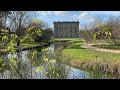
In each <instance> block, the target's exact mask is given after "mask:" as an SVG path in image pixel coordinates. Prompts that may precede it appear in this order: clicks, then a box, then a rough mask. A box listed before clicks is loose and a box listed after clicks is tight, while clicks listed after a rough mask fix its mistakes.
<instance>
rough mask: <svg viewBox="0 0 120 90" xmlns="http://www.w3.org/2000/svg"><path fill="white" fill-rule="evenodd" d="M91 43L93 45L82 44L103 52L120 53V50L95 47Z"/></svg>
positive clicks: (84, 46) (83, 46)
mask: <svg viewBox="0 0 120 90" xmlns="http://www.w3.org/2000/svg"><path fill="white" fill-rule="evenodd" d="M91 45H93V44H85V45H81V47H82V48H89V49H93V50H96V51H102V52H111V53H120V50H111V49H103V48H98V47H93V46H91Z"/></svg>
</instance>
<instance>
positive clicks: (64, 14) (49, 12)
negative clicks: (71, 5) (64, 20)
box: [38, 11, 68, 16]
mask: <svg viewBox="0 0 120 90" xmlns="http://www.w3.org/2000/svg"><path fill="white" fill-rule="evenodd" d="M38 13H39V14H41V15H56V16H67V15H68V13H67V12H65V11H38Z"/></svg>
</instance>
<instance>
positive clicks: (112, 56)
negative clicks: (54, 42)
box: [63, 39, 120, 61]
mask: <svg viewBox="0 0 120 90" xmlns="http://www.w3.org/2000/svg"><path fill="white" fill-rule="evenodd" d="M73 40H74V41H77V40H78V39H76V40H75V39H73ZM84 43H85V42H81V39H79V41H77V42H74V43H73V44H72V45H70V46H69V47H67V48H66V49H64V50H63V53H64V54H65V55H67V56H69V57H72V59H73V60H77V61H78V60H91V61H94V60H96V57H97V60H108V61H110V60H111V61H120V54H116V53H109V52H99V51H94V50H91V49H85V48H82V47H80V46H81V45H82V44H84Z"/></svg>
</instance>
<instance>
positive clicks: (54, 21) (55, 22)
mask: <svg viewBox="0 0 120 90" xmlns="http://www.w3.org/2000/svg"><path fill="white" fill-rule="evenodd" d="M54 23H79V21H54Z"/></svg>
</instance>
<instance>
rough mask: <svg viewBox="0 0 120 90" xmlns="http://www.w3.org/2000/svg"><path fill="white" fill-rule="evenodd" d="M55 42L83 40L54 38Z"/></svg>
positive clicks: (77, 39) (80, 39)
mask: <svg viewBox="0 0 120 90" xmlns="http://www.w3.org/2000/svg"><path fill="white" fill-rule="evenodd" d="M53 41H73V42H75V41H83V39H82V38H53Z"/></svg>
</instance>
